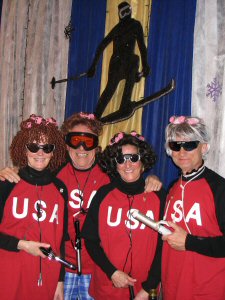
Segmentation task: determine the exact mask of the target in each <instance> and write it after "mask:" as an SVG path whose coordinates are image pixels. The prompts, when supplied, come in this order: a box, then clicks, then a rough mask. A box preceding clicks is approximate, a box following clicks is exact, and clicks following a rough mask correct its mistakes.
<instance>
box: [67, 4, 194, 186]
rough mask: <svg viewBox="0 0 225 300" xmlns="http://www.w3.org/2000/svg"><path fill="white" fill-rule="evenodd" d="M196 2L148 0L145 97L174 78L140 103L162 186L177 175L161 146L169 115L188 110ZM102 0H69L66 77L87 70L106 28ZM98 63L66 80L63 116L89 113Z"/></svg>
mask: <svg viewBox="0 0 225 300" xmlns="http://www.w3.org/2000/svg"><path fill="white" fill-rule="evenodd" d="M195 8H196V0H170V1H168V0H153V1H152V12H151V19H150V33H149V38H148V40H149V42H148V60H149V64H150V66H151V75H150V76H148V78H147V80H146V84H145V96H149V95H151V94H153V93H154V92H156V91H159V90H160V89H162V88H163V87H165V86H166V85H167V84H168V83H169V82H170V80H171V79H172V78H173V79H175V81H176V89H175V91H173V92H172V93H171V94H169V95H168V96H166V97H164V98H162V99H160V100H158V101H156V102H153V103H151V104H149V105H147V106H145V107H144V111H143V119H142V123H143V135H144V136H145V137H146V138H147V140H148V141H149V142H150V143H151V144H152V145H153V148H154V149H155V151H156V153H157V155H158V161H157V164H156V166H155V167H154V169H153V170H152V171H151V173H153V174H156V175H157V176H158V177H159V178H160V179H161V180H162V181H163V183H164V186H165V187H166V188H167V187H168V185H169V183H170V182H171V181H172V180H174V179H175V178H176V177H177V175H178V170H177V168H176V167H175V166H174V165H173V163H172V161H171V159H170V158H168V157H167V156H166V153H165V150H164V141H165V138H164V133H165V127H166V125H167V124H168V121H169V117H170V116H171V115H174V114H175V115H189V114H191V82H192V53H193V34H194V22H195ZM105 17H106V0H95V1H92V0H73V5H72V14H71V21H72V26H73V28H74V31H73V32H72V37H71V42H70V51H69V68H68V76H74V75H79V74H80V73H83V72H85V71H87V69H88V67H89V66H90V64H91V62H92V59H93V57H94V54H95V51H96V49H97V46H98V45H99V43H100V42H101V41H102V39H103V37H104V35H105V34H104V32H105ZM100 80H101V63H99V64H98V67H97V73H96V74H95V76H94V77H93V78H86V77H82V78H81V79H78V80H76V81H69V82H68V85H67V99H66V111H65V117H68V116H70V115H71V114H73V113H74V112H79V111H88V112H93V111H94V108H95V106H96V103H97V100H98V98H99V93H100Z"/></svg>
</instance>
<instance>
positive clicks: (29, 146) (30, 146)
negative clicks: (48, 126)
mask: <svg viewBox="0 0 225 300" xmlns="http://www.w3.org/2000/svg"><path fill="white" fill-rule="evenodd" d="M26 148H27V149H28V150H29V151H30V152H32V153H37V152H38V151H39V150H40V149H42V150H43V151H44V153H51V152H52V151H53V150H54V149H55V145H53V144H45V145H39V144H36V143H30V144H27V145H26Z"/></svg>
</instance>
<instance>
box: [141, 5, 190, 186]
mask: <svg viewBox="0 0 225 300" xmlns="http://www.w3.org/2000/svg"><path fill="white" fill-rule="evenodd" d="M195 8H196V0H182V1H181V0H170V1H168V0H153V2H152V13H151V19H150V34H149V42H148V59H149V62H150V66H151V75H150V76H149V77H148V78H147V81H146V85H145V96H149V95H151V94H153V93H154V92H156V91H158V90H160V89H162V88H163V87H165V86H166V85H167V84H168V83H169V81H170V80H171V79H172V78H174V79H175V81H176V89H175V91H173V92H171V93H170V94H169V95H168V96H165V97H163V98H161V99H160V100H158V101H156V102H153V103H151V104H149V105H147V106H146V107H145V108H144V111H143V119H142V125H143V135H144V136H145V137H146V138H147V140H148V141H149V142H150V143H151V144H152V145H153V148H154V149H155V151H156V153H157V155H158V161H157V164H156V166H155V167H154V169H152V171H151V173H153V174H156V175H157V176H158V177H159V178H160V179H161V180H162V181H163V183H164V186H165V187H168V185H169V184H170V183H171V182H172V181H173V180H174V179H175V178H176V177H177V175H178V169H177V168H176V167H175V166H174V164H173V163H172V160H171V158H169V157H168V156H167V155H166V153H165V150H164V143H165V127H166V125H167V124H168V122H169V117H170V116H172V115H190V114H191V86H192V54H193V34H194V22H195Z"/></svg>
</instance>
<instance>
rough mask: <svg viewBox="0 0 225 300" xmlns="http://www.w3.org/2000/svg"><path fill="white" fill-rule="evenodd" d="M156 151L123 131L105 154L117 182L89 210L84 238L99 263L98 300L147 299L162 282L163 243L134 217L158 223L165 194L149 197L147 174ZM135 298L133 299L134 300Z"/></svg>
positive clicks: (104, 164) (94, 287)
mask: <svg viewBox="0 0 225 300" xmlns="http://www.w3.org/2000/svg"><path fill="white" fill-rule="evenodd" d="M155 161H156V156H155V154H154V152H153V150H152V148H151V146H150V145H149V144H148V143H147V142H146V141H145V140H144V138H143V137H142V136H141V135H139V134H137V133H136V132H135V131H133V132H131V133H130V134H126V133H124V132H120V133H118V134H117V135H115V136H114V137H113V138H112V139H111V143H110V145H108V146H107V147H106V149H105V150H104V151H103V152H102V154H101V155H100V160H99V165H100V166H101V168H102V170H103V171H104V172H105V173H107V174H108V175H109V176H110V177H111V178H112V182H111V183H109V184H108V185H105V186H103V187H102V188H100V189H99V190H98V191H97V193H96V195H95V197H94V199H93V201H92V203H91V206H90V208H89V213H88V215H87V218H86V220H85V223H84V226H83V230H82V237H84V239H85V244H86V247H87V250H88V252H89V254H90V255H91V257H92V259H93V260H94V261H95V263H96V265H95V269H94V271H93V278H92V281H91V287H90V294H91V295H92V296H93V297H94V299H96V300H101V299H104V300H109V299H118V300H119V299H129V298H130V291H131V288H129V287H131V286H132V287H133V290H134V294H136V296H135V299H146V300H147V299H148V297H149V294H148V292H149V291H150V289H152V288H156V287H157V285H158V283H159V281H160V253H161V251H160V249H161V242H160V241H161V239H158V233H157V232H154V231H153V230H152V229H150V228H147V227H146V226H145V225H143V224H141V223H139V221H137V220H135V219H133V218H132V216H131V213H132V210H134V209H138V210H140V211H142V212H143V213H144V214H147V215H148V216H151V217H152V218H154V219H156V220H158V219H160V217H161V216H162V210H163V203H164V195H165V194H164V191H162V190H161V191H160V192H149V193H146V192H144V185H145V183H144V179H143V176H142V174H143V172H145V171H147V170H149V169H150V168H151V167H152V166H153V165H154V163H155ZM131 299H133V298H131Z"/></svg>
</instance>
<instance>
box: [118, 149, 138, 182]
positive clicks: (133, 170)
mask: <svg viewBox="0 0 225 300" xmlns="http://www.w3.org/2000/svg"><path fill="white" fill-rule="evenodd" d="M122 153H123V154H138V149H137V147H135V146H133V145H124V146H122ZM117 171H118V173H119V174H120V176H121V178H122V179H123V180H124V181H125V182H134V181H136V180H138V179H139V178H140V176H141V174H142V162H141V161H140V160H138V161H137V162H135V163H133V162H131V161H130V160H129V159H127V160H126V161H125V162H124V163H123V164H118V163H117Z"/></svg>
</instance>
